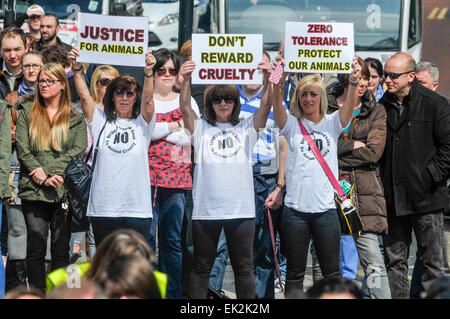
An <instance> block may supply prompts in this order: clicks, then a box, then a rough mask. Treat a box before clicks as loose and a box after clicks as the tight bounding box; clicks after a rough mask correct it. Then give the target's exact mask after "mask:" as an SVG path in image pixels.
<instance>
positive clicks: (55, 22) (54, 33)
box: [37, 14, 72, 53]
mask: <svg viewBox="0 0 450 319" xmlns="http://www.w3.org/2000/svg"><path fill="white" fill-rule="evenodd" d="M59 29H60V26H59V19H58V18H57V17H56V16H54V15H51V14H47V15H45V16H43V17H42V18H41V38H40V39H39V41H38V42H37V50H38V51H40V50H42V48H43V47H44V46H49V45H59V46H62V47H63V48H64V49H65V50H66V51H67V53H69V52H70V50H72V46H71V45H68V44H66V43H64V42H62V41H61V39H60V38H59V37H58V32H59Z"/></svg>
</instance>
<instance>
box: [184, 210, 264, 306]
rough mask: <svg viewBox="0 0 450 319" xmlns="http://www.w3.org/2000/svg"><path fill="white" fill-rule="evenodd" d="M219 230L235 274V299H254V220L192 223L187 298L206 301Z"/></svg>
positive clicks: (196, 221) (200, 221)
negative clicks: (190, 263)
mask: <svg viewBox="0 0 450 319" xmlns="http://www.w3.org/2000/svg"><path fill="white" fill-rule="evenodd" d="M222 227H223V229H224V231H225V237H226V239H227V247H228V252H229V254H230V261H231V266H232V268H233V272H234V278H235V287H236V296H237V298H238V299H254V298H255V278H254V276H253V265H252V261H253V256H252V249H253V238H254V233H255V219H254V218H251V219H247V218H245V219H244V218H242V219H229V220H193V221H192V236H193V241H194V264H193V265H192V271H191V275H190V278H189V298H193V299H205V298H206V295H207V292H208V283H209V276H210V273H211V269H212V267H213V265H214V260H215V258H216V252H217V243H218V241H219V237H220V232H221V230H222Z"/></svg>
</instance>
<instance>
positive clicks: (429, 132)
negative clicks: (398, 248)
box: [379, 79, 450, 216]
mask: <svg viewBox="0 0 450 319" xmlns="http://www.w3.org/2000/svg"><path fill="white" fill-rule="evenodd" d="M395 101H396V99H395V97H394V95H393V94H391V93H389V92H386V93H385V94H384V96H383V98H382V99H381V100H380V101H379V102H380V103H381V104H383V105H384V107H385V108H386V113H387V137H386V148H385V151H384V154H383V157H382V160H381V162H380V164H381V165H382V170H383V172H382V180H383V185H384V193H385V198H386V204H387V207H388V214H394V213H395V215H396V216H404V215H413V214H421V213H426V212H431V211H436V210H442V209H443V208H445V206H446V204H447V202H448V193H447V192H446V189H445V185H446V181H447V177H448V176H449V172H450V107H449V104H448V102H447V99H446V98H444V97H443V96H441V95H439V94H437V93H435V92H433V91H431V90H429V89H427V88H425V87H424V86H422V85H421V84H420V83H419V82H418V81H417V79H414V81H413V83H412V84H411V90H410V92H409V95H408V96H406V97H405V98H404V99H403V105H404V111H403V113H402V115H401V116H400V115H399V112H398V110H397V108H396V106H395Z"/></svg>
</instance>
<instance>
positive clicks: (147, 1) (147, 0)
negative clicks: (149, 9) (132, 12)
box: [142, 0, 178, 3]
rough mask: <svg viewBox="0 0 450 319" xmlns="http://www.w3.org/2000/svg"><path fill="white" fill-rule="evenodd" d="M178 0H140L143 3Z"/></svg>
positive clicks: (173, 0)
mask: <svg viewBox="0 0 450 319" xmlns="http://www.w3.org/2000/svg"><path fill="white" fill-rule="evenodd" d="M177 1H178V0H142V2H145V3H155V2H160V3H164V2H177Z"/></svg>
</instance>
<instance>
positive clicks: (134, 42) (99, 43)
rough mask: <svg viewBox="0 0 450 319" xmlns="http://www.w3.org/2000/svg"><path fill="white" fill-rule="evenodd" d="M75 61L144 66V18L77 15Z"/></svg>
mask: <svg viewBox="0 0 450 319" xmlns="http://www.w3.org/2000/svg"><path fill="white" fill-rule="evenodd" d="M78 24H79V27H78V41H77V43H78V48H79V49H80V56H79V57H78V58H77V61H78V62H87V63H96V64H111V65H125V66H145V54H146V52H147V47H148V17H116V16H114V17H111V16H104V15H99V14H90V13H78Z"/></svg>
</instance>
